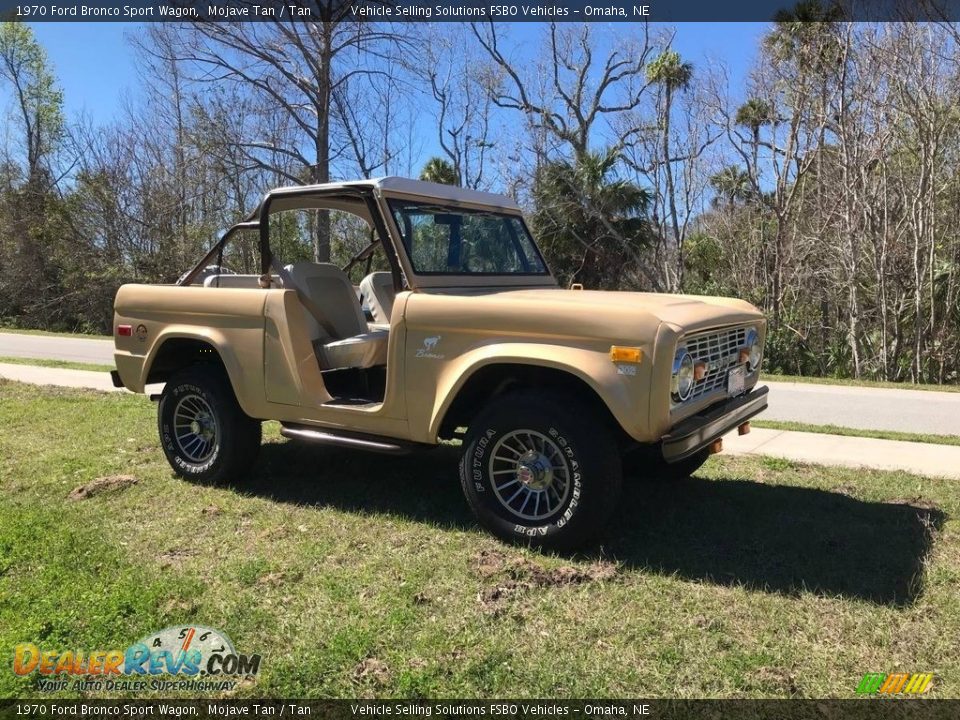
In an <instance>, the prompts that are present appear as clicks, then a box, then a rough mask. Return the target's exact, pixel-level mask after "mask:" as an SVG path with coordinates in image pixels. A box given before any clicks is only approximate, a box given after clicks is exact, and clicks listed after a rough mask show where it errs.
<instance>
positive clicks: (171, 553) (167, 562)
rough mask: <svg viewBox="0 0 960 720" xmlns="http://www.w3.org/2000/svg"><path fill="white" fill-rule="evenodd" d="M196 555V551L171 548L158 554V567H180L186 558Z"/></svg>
mask: <svg viewBox="0 0 960 720" xmlns="http://www.w3.org/2000/svg"><path fill="white" fill-rule="evenodd" d="M196 554H197V551H196V550H191V549H190V548H173V549H171V550H167V551H165V552H162V553H160V567H164V568H167V567H173V566H177V565H180V564H181V563H182V562H183V561H184V560H186V559H187V558H190V557H193V556H194V555H196Z"/></svg>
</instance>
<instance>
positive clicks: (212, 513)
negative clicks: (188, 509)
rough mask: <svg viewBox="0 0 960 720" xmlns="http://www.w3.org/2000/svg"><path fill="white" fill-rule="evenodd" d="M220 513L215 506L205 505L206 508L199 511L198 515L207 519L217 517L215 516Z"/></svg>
mask: <svg viewBox="0 0 960 720" xmlns="http://www.w3.org/2000/svg"><path fill="white" fill-rule="evenodd" d="M222 512H223V511H222V510H221V509H220V508H219V507H217V506H216V505H207V507H205V508H203V510H201V511H200V514H201V515H206V516H207V517H217V515H220V514H221V513H222Z"/></svg>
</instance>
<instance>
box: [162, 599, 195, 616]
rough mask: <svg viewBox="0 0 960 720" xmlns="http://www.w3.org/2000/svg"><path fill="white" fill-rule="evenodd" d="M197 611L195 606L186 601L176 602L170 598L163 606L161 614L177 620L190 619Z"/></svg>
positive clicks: (176, 600)
mask: <svg viewBox="0 0 960 720" xmlns="http://www.w3.org/2000/svg"><path fill="white" fill-rule="evenodd" d="M196 610H197V606H196V605H195V604H194V603H192V602H188V601H187V600H178V599H173V598H171V599H170V600H167V602H166V603H164V605H163V614H164V615H168V616H174V617H176V618H178V619H182V618H188V617H191V616H192V615H193V614H194V613H195V612H196Z"/></svg>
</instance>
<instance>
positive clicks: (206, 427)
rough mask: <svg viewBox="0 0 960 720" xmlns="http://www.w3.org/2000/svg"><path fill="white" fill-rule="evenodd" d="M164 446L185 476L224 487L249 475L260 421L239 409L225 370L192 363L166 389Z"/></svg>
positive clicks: (160, 414)
mask: <svg viewBox="0 0 960 720" xmlns="http://www.w3.org/2000/svg"><path fill="white" fill-rule="evenodd" d="M157 424H158V427H159V431H160V445H161V447H162V448H163V452H164V455H166V456H167V462H169V463H170V467H172V468H173V471H174V472H175V473H176V474H177V475H179V476H180V477H183V478H187V479H189V480H195V481H197V482H202V483H207V484H214V485H215V484H221V483H225V482H227V481H229V480H232V479H238V478H241V477H243V476H244V475H246V474H247V473H249V471H250V470H251V469H252V467H253V464H254V462H255V460H256V458H257V454H258V453H259V452H260V440H261V426H260V421H259V420H254V419H253V418H251V417H249V416H248V415H246V414H245V413H244V412H243V410H241V409H240V405H239V404H238V403H237V398H236V396H235V395H234V393H233V388H231V387H230V382H229V380H228V379H227V377H226V374H225V373H224V372H223V370H221V369H219V368H217V367H215V366H212V365H193V366H191V367H188V368H185V369H184V370H181V371H180V372H178V373H177V374H176V375H174V376H173V377H172V378H170V380H169V381H168V382H167V384H166V385H165V386H164V388H163V395H162V396H161V397H160V405H159V407H158V408H157Z"/></svg>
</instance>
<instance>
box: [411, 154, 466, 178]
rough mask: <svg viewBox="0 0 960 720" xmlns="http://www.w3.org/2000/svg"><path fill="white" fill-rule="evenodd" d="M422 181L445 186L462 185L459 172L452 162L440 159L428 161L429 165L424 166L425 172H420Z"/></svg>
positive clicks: (434, 158)
mask: <svg viewBox="0 0 960 720" xmlns="http://www.w3.org/2000/svg"><path fill="white" fill-rule="evenodd" d="M420 179H421V180H425V181H426V182H435V183H441V184H443V185H459V184H460V178H459V177H458V176H457V171H456V169H455V168H454V167H453V165H452V164H451V163H450V161H449V160H444V159H443V158H439V157H432V158H430V159H429V160H427V164H426V165H424V166H423V170H422V171H421V172H420Z"/></svg>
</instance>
